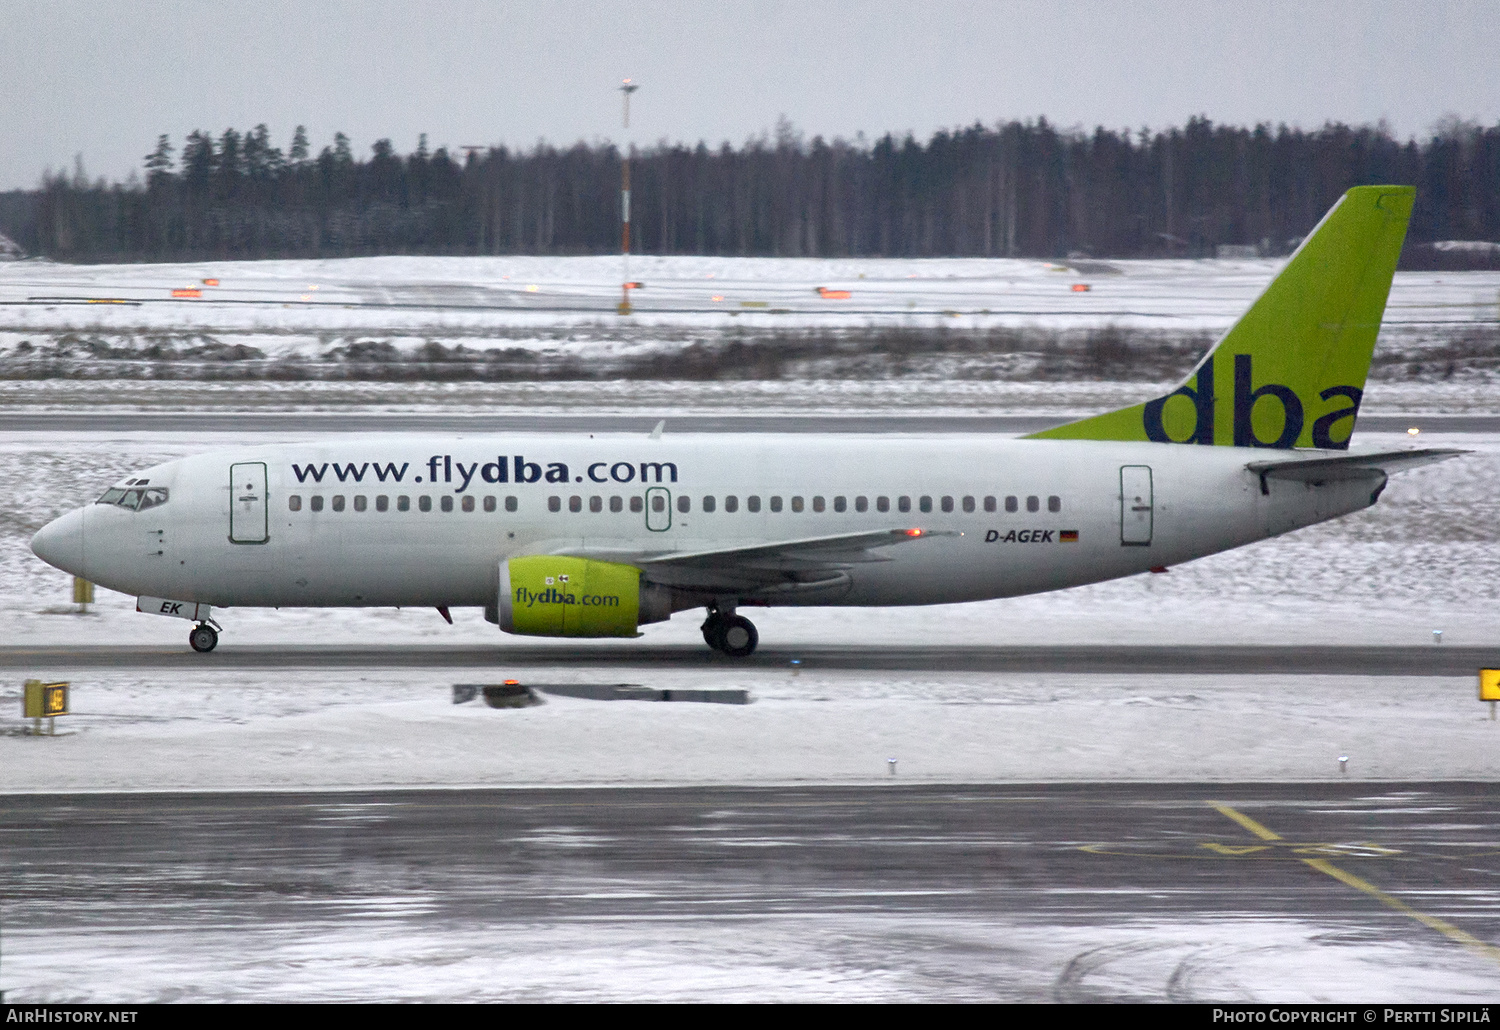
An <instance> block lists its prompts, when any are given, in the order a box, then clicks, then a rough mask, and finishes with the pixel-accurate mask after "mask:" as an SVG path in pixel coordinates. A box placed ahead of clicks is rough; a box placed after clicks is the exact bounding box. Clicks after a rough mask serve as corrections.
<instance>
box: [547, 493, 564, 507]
mask: <svg viewBox="0 0 1500 1030" xmlns="http://www.w3.org/2000/svg"><path fill="white" fill-rule="evenodd" d="M547 510H548V511H562V498H561V497H557V496H555V495H554V496H552V497H549V498H547Z"/></svg>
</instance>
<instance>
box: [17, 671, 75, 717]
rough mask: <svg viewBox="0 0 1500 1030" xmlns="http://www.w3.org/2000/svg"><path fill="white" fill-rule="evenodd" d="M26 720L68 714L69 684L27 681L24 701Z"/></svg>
mask: <svg viewBox="0 0 1500 1030" xmlns="http://www.w3.org/2000/svg"><path fill="white" fill-rule="evenodd" d="M22 706H23V711H24V713H25V718H28V719H47V718H53V717H55V716H59V715H67V714H68V684H66V683H43V682H42V681H41V680H27V681H26V690H25V695H24V697H23V699H22Z"/></svg>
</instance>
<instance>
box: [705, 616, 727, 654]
mask: <svg viewBox="0 0 1500 1030" xmlns="http://www.w3.org/2000/svg"><path fill="white" fill-rule="evenodd" d="M703 642H704V643H705V644H707V645H708V646H709V647H711V648H713V649H714V650H715V651H722V650H724V616H722V615H720V614H719V613H718V612H709V613H708V618H706V619H704V620H703Z"/></svg>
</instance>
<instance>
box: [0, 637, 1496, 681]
mask: <svg viewBox="0 0 1500 1030" xmlns="http://www.w3.org/2000/svg"><path fill="white" fill-rule="evenodd" d="M520 666H526V667H537V666H561V667H570V668H588V667H592V668H605V669H607V668H658V669H668V668H676V669H697V668H701V669H716V670H720V671H726V670H733V669H736V668H745V669H761V670H765V669H778V668H790V667H793V666H795V667H798V668H802V669H805V670H808V671H813V670H870V671H880V670H907V671H921V672H1027V673H1035V672H1053V673H1104V674H1130V673H1151V674H1173V673H1186V674H1202V675H1234V674H1239V675H1254V674H1264V675H1350V676H1474V675H1476V672H1477V670H1479V669H1481V668H1500V645H1497V646H1493V647H1465V646H1453V645H1442V644H1434V645H1423V646H1418V647H1391V646H1386V647H1381V646H1328V645H1281V646H1277V645H1264V646H1256V645H1201V646H1198V645H1144V646H1119V645H1113V644H1103V645H1078V646H1036V647H962V646H951V645H943V646H933V647H899V646H893V647H880V646H868V645H864V646H858V647H837V646H828V645H821V646H811V647H801V648H784V647H763V648H761V649H759V650H757V651H756V652H755V654H753V655H751V656H750V657H749V658H742V659H736V658H726V657H724V656H723V655H720V654H717V653H716V652H713V651H710V650H709V649H708V648H707V647H700V646H696V645H673V644H668V645H650V644H641V645H631V644H587V645H582V646H563V645H556V646H553V645H536V644H510V643H497V644H495V645H494V646H489V647H475V646H472V645H458V646H452V647H449V646H435V645H427V644H413V645H401V644H393V645H367V646H360V647H348V646H332V645H330V646H320V645H271V646H259V645H249V644H245V645H235V644H224V645H220V647H219V648H218V649H217V650H215V651H213V652H212V653H209V654H198V653H196V652H194V651H191V650H189V649H188V648H187V646H186V645H183V646H181V647H147V646H128V645H121V646H109V645H84V646H66V645H58V646H25V645H21V646H10V647H0V669H24V670H37V671H42V670H67V669H90V670H98V669H113V670H151V669H163V670H173V671H182V670H202V671H209V670H229V669H236V668H244V669H252V670H261V669H300V668H318V669H392V668H408V669H443V668H465V669H472V668H494V669H495V670H496V671H497V673H498V672H499V671H501V670H503V669H505V668H508V667H520Z"/></svg>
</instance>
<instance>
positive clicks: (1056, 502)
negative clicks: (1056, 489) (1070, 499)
mask: <svg viewBox="0 0 1500 1030" xmlns="http://www.w3.org/2000/svg"><path fill="white" fill-rule="evenodd" d="M1047 510H1048V511H1062V498H1061V497H1049V498H1047Z"/></svg>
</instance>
